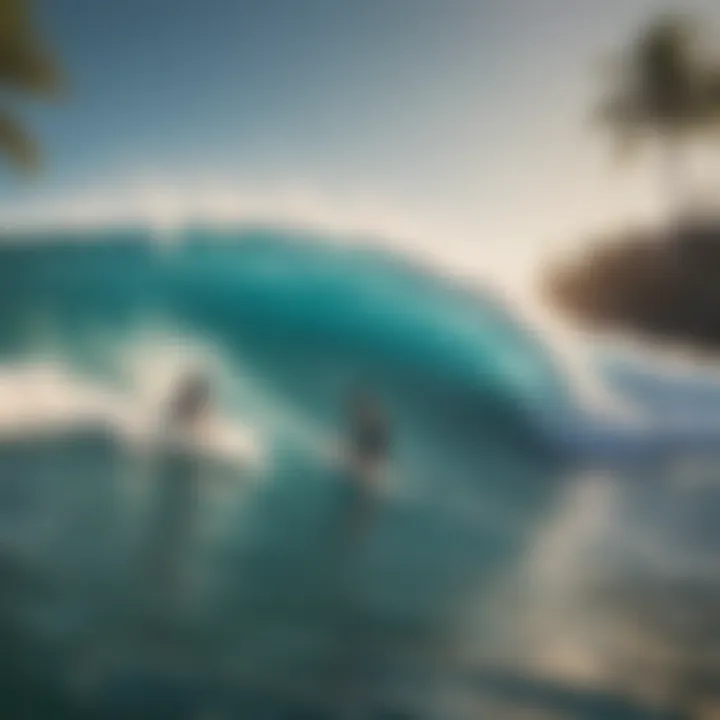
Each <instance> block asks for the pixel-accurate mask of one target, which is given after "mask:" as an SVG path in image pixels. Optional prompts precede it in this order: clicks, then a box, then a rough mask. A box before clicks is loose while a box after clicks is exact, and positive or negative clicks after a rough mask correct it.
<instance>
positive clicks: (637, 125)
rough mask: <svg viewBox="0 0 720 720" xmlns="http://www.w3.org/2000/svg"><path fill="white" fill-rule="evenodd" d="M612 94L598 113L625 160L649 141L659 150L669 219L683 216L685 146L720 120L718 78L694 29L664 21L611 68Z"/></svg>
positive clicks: (678, 21) (677, 20)
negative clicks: (692, 138)
mask: <svg viewBox="0 0 720 720" xmlns="http://www.w3.org/2000/svg"><path fill="white" fill-rule="evenodd" d="M613 70H614V72H613V76H614V77H613V83H612V85H611V88H610V92H609V93H608V94H607V95H606V96H605V97H604V98H603V100H602V101H601V103H600V104H599V107H598V108H597V119H599V120H600V121H601V122H602V123H603V124H605V125H607V126H609V128H610V129H611V131H612V132H613V133H614V134H615V136H616V139H617V140H618V150H619V151H620V154H621V155H623V156H625V155H627V154H628V153H631V152H632V151H634V150H635V149H636V148H637V146H638V145H639V144H640V143H641V142H642V141H644V140H647V139H648V138H651V139H654V140H655V141H657V143H658V145H659V147H660V148H661V150H662V158H663V164H662V173H661V179H662V182H663V185H664V192H665V194H666V196H667V202H668V203H669V205H670V207H671V209H672V212H673V214H676V213H678V212H679V211H682V210H683V209H684V208H683V204H684V202H685V197H684V194H685V191H686V184H685V183H686V178H685V175H684V167H683V153H682V149H683V144H684V142H685V140H687V139H688V138H689V137H693V136H695V135H697V134H698V133H700V132H702V131H703V130H705V129H708V128H710V127H711V126H713V125H714V124H716V123H717V121H718V120H720V73H718V70H717V68H713V67H711V66H710V64H709V63H708V62H706V61H704V60H703V59H702V58H701V56H700V48H699V43H698V37H697V33H696V32H695V28H694V26H692V25H690V24H689V23H688V22H686V21H684V20H683V19H681V18H678V17H669V16H668V17H662V18H659V19H658V20H656V21H655V22H654V23H652V24H651V25H650V26H649V27H648V28H647V29H646V30H645V31H643V32H642V33H641V34H640V36H639V37H638V38H637V39H636V40H635V42H634V43H633V45H632V46H631V48H630V49H629V52H627V53H626V55H625V56H624V57H622V58H621V61H620V63H619V64H618V65H617V66H616V67H614V68H613Z"/></svg>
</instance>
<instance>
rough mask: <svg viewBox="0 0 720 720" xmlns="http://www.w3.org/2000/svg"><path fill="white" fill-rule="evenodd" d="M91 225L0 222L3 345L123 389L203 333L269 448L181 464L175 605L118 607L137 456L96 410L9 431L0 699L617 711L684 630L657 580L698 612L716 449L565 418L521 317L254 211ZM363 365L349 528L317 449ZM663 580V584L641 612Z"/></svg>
mask: <svg viewBox="0 0 720 720" xmlns="http://www.w3.org/2000/svg"><path fill="white" fill-rule="evenodd" d="M94 239H95V240H97V242H94V243H88V242H87V238H86V237H84V238H72V237H66V238H58V237H52V238H45V239H43V238H35V239H34V241H33V243H32V244H26V245H24V246H22V247H16V248H10V247H8V248H7V249H3V250H2V256H3V262H2V266H1V267H2V269H1V270H0V273H1V274H2V276H3V278H2V279H3V282H2V283H0V295H2V303H0V350H1V352H2V359H3V360H4V362H5V363H6V364H7V365H8V366H17V365H18V364H19V365H23V364H28V363H32V362H36V361H38V360H42V361H45V362H47V361H51V362H53V363H54V364H55V365H57V366H60V367H62V368H63V369H64V371H67V372H68V373H72V374H74V376H75V377H76V378H80V379H81V381H82V382H90V381H92V382H93V383H95V384H97V385H101V386H102V387H104V388H106V389H108V390H109V391H110V390H112V392H113V393H115V394H116V395H120V396H123V395H126V396H127V397H129V398H142V397H143V396H148V395H150V396H152V395H153V393H155V394H156V395H157V391H158V387H159V386H161V385H163V383H165V384H166V383H167V378H168V377H169V376H172V374H173V373H174V372H176V371H177V370H178V368H179V367H181V366H182V365H183V364H184V363H186V362H187V361H188V359H189V358H195V357H199V358H201V359H202V361H203V362H205V363H206V364H208V365H209V366H210V367H211V368H212V370H213V374H214V381H215V383H216V395H217V404H218V407H219V409H220V410H221V411H222V412H223V413H224V414H225V415H226V416H227V417H228V418H230V419H232V420H233V421H235V422H238V423H242V424H250V425H251V426H252V427H253V428H254V429H255V431H256V432H257V433H258V435H259V437H260V438H261V439H262V443H263V446H264V447H265V449H266V452H267V463H266V464H265V465H264V466H263V467H261V468H259V469H255V470H246V471H232V470H228V469H224V470H223V471H222V472H220V471H219V470H217V469H212V470H210V471H209V472H208V474H207V478H206V479H204V480H203V483H202V485H203V487H202V493H203V494H202V502H201V503H200V504H199V507H198V517H197V525H198V527H197V536H196V538H195V542H194V543H193V548H194V549H193V552H192V553H188V557H187V564H188V567H189V568H190V569H191V570H192V577H193V584H192V587H191V589H190V590H188V593H187V597H185V598H183V602H182V603H179V609H178V610H177V617H174V619H173V621H172V623H171V624H170V626H169V629H168V627H165V624H164V623H160V625H158V623H155V624H153V623H151V624H150V625H148V624H147V623H146V622H145V621H143V620H142V619H139V618H138V616H137V612H136V609H137V603H138V600H137V597H138V589H137V585H138V580H137V577H138V576H137V567H138V557H139V556H141V555H142V553H143V549H144V547H145V545H144V543H145V542H146V530H147V526H148V524H149V523H150V522H151V521H150V518H152V512H153V508H154V507H155V505H156V504H157V503H158V502H161V501H162V498H159V497H158V491H157V488H158V485H159V483H158V473H160V472H161V469H159V468H161V465H160V464H159V459H158V458H157V457H152V456H150V457H148V455H147V453H142V452H138V451H137V450H131V449H129V448H128V446H127V445H126V444H123V443H122V442H120V441H119V439H118V438H117V437H115V436H113V435H112V434H111V433H109V432H106V431H104V430H103V429H102V428H101V427H98V426H96V425H93V426H92V427H88V428H85V429H83V428H75V429H73V430H69V429H68V430H67V431H62V432H59V433H55V434H54V435H52V436H51V437H49V438H48V437H45V438H43V439H34V440H33V439H30V438H28V439H26V440H24V441H19V440H17V439H13V440H12V441H7V442H6V443H5V444H4V445H3V447H2V449H0V465H1V467H2V470H1V471H0V478H1V479H0V518H1V522H0V528H1V531H0V540H1V541H2V543H3V544H2V547H3V552H4V555H6V556H7V560H6V564H7V570H6V572H7V577H8V580H7V582H6V583H4V586H5V591H4V592H3V593H2V595H3V597H2V601H3V608H4V613H5V617H6V622H5V623H4V625H5V626H6V628H7V630H6V632H7V633H8V641H7V642H6V643H5V645H6V647H8V648H12V650H11V651H10V652H7V653H6V661H7V663H8V668H7V672H6V678H7V683H8V691H7V693H6V696H7V698H8V704H9V705H13V704H14V705H15V706H18V705H22V703H28V702H31V703H36V706H33V712H34V715H33V716H34V717H35V716H41V715H42V714H43V713H44V714H45V715H46V716H48V717H57V716H58V713H60V712H61V709H62V712H66V713H68V714H69V715H70V716H75V715H78V714H79V713H85V714H87V715H89V716H91V717H106V716H107V717H112V716H113V715H112V713H113V712H114V713H115V715H116V716H117V715H119V716H121V717H123V716H131V717H137V716H141V714H142V712H146V714H148V715H149V716H151V717H173V718H175V717H178V718H179V717H201V716H202V713H211V712H218V713H219V712H226V713H229V716H231V717H233V716H236V717H267V718H284V717H336V716H338V717H339V716H341V715H340V714H339V710H338V708H339V706H340V705H341V704H342V702H343V701H342V698H343V697H344V698H345V700H344V702H345V703H346V704H347V703H349V704H351V705H352V704H355V705H358V707H361V706H367V705H368V704H370V705H371V706H372V707H371V709H370V710H369V711H368V712H369V713H370V714H369V715H367V716H370V717H398V716H402V717H405V716H408V717H441V718H446V717H447V718H451V717H458V718H460V717H477V716H478V713H480V715H487V714H488V713H489V715H487V716H493V717H502V716H503V714H505V713H509V712H511V711H513V710H514V709H517V707H518V706H530V707H531V708H532V707H535V708H543V709H547V710H549V711H557V712H560V711H563V712H565V713H566V715H565V716H567V713H570V716H571V717H573V716H574V717H622V715H621V714H620V713H621V712H625V713H627V715H626V716H627V717H639V716H641V715H638V714H637V713H638V712H640V711H639V710H636V709H634V708H635V705H637V703H638V702H639V700H638V699H637V698H638V696H643V697H645V696H652V695H653V692H654V691H653V687H650V686H653V685H657V684H658V683H662V682H663V680H662V678H666V677H673V678H674V677H675V675H676V674H677V672H676V669H675V666H676V665H678V664H679V663H680V660H677V657H678V653H679V652H680V651H679V650H678V647H679V646H680V645H681V641H685V642H686V644H687V642H688V641H687V639H685V638H680V639H678V638H677V637H675V636H673V637H672V638H670V639H663V640H662V642H663V643H664V644H665V645H667V646H668V649H667V651H666V652H665V655H667V656H668V657H669V658H670V659H663V660H662V661H658V659H657V658H658V657H659V656H660V655H661V654H660V653H659V651H658V650H657V649H656V648H655V647H654V646H652V643H653V642H655V640H656V639H657V638H659V637H660V636H663V637H664V636H665V635H668V634H669V635H673V632H675V635H677V634H678V632H680V631H674V630H668V628H669V627H671V626H672V625H673V622H674V620H673V619H672V618H670V619H668V617H666V616H667V615H668V612H669V614H670V615H673V613H674V612H675V609H676V608H677V607H682V608H684V610H682V611H681V612H684V613H685V614H687V613H688V612H691V613H692V614H693V617H695V618H698V620H699V619H700V618H701V617H703V618H705V620H704V622H706V623H708V622H709V623H712V617H711V616H708V613H707V612H705V614H704V615H703V614H702V613H701V612H700V610H701V609H702V608H703V607H705V606H707V605H708V604H712V603H711V601H712V598H713V597H714V595H713V593H714V592H715V589H714V588H715V575H714V564H713V559H712V558H713V553H714V551H715V550H716V549H717V546H718V544H719V543H720V538H716V537H715V534H714V533H713V531H712V522H711V520H710V518H711V517H712V513H710V510H709V508H714V507H716V506H717V501H718V497H717V495H718V493H717V491H716V490H715V487H714V484H713V476H714V473H715V471H714V467H715V466H714V464H713V462H709V463H706V464H705V465H704V466H702V467H698V466H697V463H696V464H695V466H693V467H689V466H688V465H687V463H686V464H685V465H684V466H682V465H680V464H678V463H675V464H673V463H674V462H675V460H678V458H679V456H677V457H676V456H675V455H673V457H672V458H671V460H673V462H670V461H669V459H668V457H667V456H666V455H665V456H660V455H658V454H657V453H656V452H654V451H653V452H650V453H647V452H646V453H644V454H640V455H637V456H636V455H634V456H633V464H632V465H629V464H628V459H627V457H626V456H625V454H622V463H620V467H619V463H618V461H617V458H618V457H620V455H621V454H620V453H617V452H616V453H613V450H614V449H617V448H618V447H624V446H622V443H619V444H618V438H619V437H621V436H619V435H617V434H615V435H612V434H610V435H608V434H607V432H606V433H605V434H604V435H601V437H599V439H598V437H597V436H598V432H599V430H598V428H597V427H596V426H594V425H591V424H589V422H588V423H587V424H583V422H584V421H583V416H582V414H581V413H580V411H579V409H578V408H576V407H575V403H574V400H573V395H572V391H571V389H570V388H569V387H568V386H567V378H564V377H563V376H562V374H561V373H560V372H559V370H558V369H557V368H555V367H554V366H553V364H552V363H551V362H550V360H549V359H548V358H549V354H548V353H547V352H546V351H545V349H544V347H543V345H542V343H541V342H540V341H539V340H538V339H537V338H536V337H535V336H534V335H533V334H532V333H531V332H530V331H529V330H528V329H527V328H524V327H522V326H521V325H519V324H518V322H517V321H515V320H514V319H513V318H512V317H511V316H510V315H509V314H508V313H507V312H506V311H505V310H504V309H503V308H502V307H501V306H500V305H499V304H498V303H496V302H494V301H493V300H492V299H491V298H489V297H482V296H469V295H467V294H463V293H460V292H459V291H457V290H455V289H453V288H452V287H449V286H447V285H446V284H443V283H442V282H440V281H438V280H434V279H432V278H431V277H429V276H425V275H423V274H421V273H419V272H417V271H413V270H412V269H411V268H409V267H407V266H404V265H402V264H401V263H399V262H398V261H396V260H392V259H388V258H383V257H380V256H377V255H373V254H369V253H366V252H362V251H359V250H340V249H337V248H335V249H334V248H332V247H331V246H329V245H327V244H323V243H318V242H314V241H312V240H310V239H308V238H300V237H288V236H280V235H277V234H274V233H271V232H269V231H257V232H245V233H244V234H243V235H242V237H232V236H218V235H214V236H213V235H209V234H207V233H199V232H190V233H188V235H187V237H185V238H184V240H185V242H184V244H182V245H181V246H178V247H176V248H172V249H169V250H167V251H164V252H159V251H158V250H157V249H156V248H154V247H153V245H152V244H151V243H150V242H149V239H148V237H147V236H146V235H145V234H143V233H135V232H127V233H117V234H108V235H107V236H104V237H102V238H94ZM234 240H241V241H242V242H233V241H234ZM357 384H361V385H363V386H366V387H371V388H373V389H374V391H375V392H376V393H377V394H378V395H379V396H380V397H381V398H382V400H383V403H384V405H385V406H386V407H387V411H388V414H389V416H390V418H391V421H392V426H393V435H394V437H393V440H394V443H393V456H392V467H391V471H390V475H389V480H388V487H387V491H386V493H385V496H384V498H383V501H382V502H381V503H380V504H379V507H378V509H377V512H376V514H375V515H374V517H373V520H372V524H371V526H370V528H369V530H368V532H367V535H366V537H365V539H364V542H363V543H362V544H361V545H360V546H358V547H353V548H352V549H349V548H348V544H347V542H346V540H347V533H346V526H347V522H348V516H349V513H350V512H351V510H352V498H351V497H349V494H350V491H349V489H348V487H347V486H346V485H345V484H344V483H343V474H342V471H341V470H340V469H339V468H338V467H336V466H335V465H334V464H333V463H332V462H329V461H328V455H329V453H331V451H332V448H333V447H335V445H336V443H337V438H338V436H339V435H341V434H342V423H343V408H344V402H345V398H346V395H347V392H348V390H351V389H352V388H353V387H355V386H356V385H357ZM608 437H610V438H611V441H608ZM578 438H581V439H583V440H584V441H583V442H582V443H578V442H577V440H578ZM588 438H589V439H590V440H591V442H588ZM646 445H647V444H646ZM590 447H592V448H594V449H597V448H602V449H603V450H604V452H605V456H606V457H605V458H604V460H603V462H600V461H599V460H598V456H597V453H595V454H594V455H592V456H589V455H588V456H587V457H584V456H583V452H584V451H585V450H587V449H588V448H590ZM651 448H654V446H653V445H651ZM693 457H694V456H693ZM605 460H607V462H605ZM605 466H607V467H606V468H605V469H606V470H607V468H611V469H612V471H611V472H605V473H604V474H603V473H602V472H599V470H600V471H601V470H602V469H603V467H605ZM693 473H694V475H693ZM688 477H690V481H688V480H687V478H688ZM693 478H694V479H693ZM698 478H699V479H698ZM706 516H707V520H703V518H705V517H706ZM671 558H672V562H670V559H671ZM703 558H704V559H705V560H704V562H699V561H700V560H703ZM691 559H692V560H693V561H697V562H691ZM638 578H641V579H642V582H636V580H637V579H638ZM658 584H660V585H662V586H663V587H664V588H665V589H666V590H665V591H664V593H663V597H664V603H665V606H669V607H670V611H668V610H667V609H663V607H659V609H658V611H657V613H656V614H657V618H653V619H652V621H651V620H648V621H647V622H645V623H641V622H640V620H639V619H638V618H637V612H636V611H635V610H634V608H635V607H636V606H637V605H638V604H647V603H648V602H649V600H648V598H651V599H652V598H654V597H657V596H658V594H659V593H658V590H657V587H658ZM688 588H695V589H696V590H695V593H694V595H693V593H692V592H691V591H690V590H689V589H688ZM697 588H699V589H697ZM687 595H691V596H692V597H691V598H690V600H688V599H687V597H686V596H687ZM698 596H700V600H698V599H697V598H698ZM682 603H684V605H683V604H682ZM688 603H690V604H689V605H688ZM659 605H660V604H659ZM688 608H690V610H688ZM663 613H664V614H663ZM646 615H647V616H648V618H650V614H649V613H646ZM628 628H632V631H633V632H634V633H635V645H636V646H637V648H636V650H635V651H633V652H628V650H627V648H625V647H624V646H623V643H622V642H621V640H620V638H621V637H625V636H627V634H628V632H629V630H628ZM680 634H681V635H682V632H680ZM705 634H706V635H707V634H708V633H707V632H706V633H705ZM688 637H689V636H688ZM658 642H660V641H658ZM685 653H686V654H687V650H685ZM663 658H665V656H664V655H663ZM621 661H622V662H623V663H625V665H624V666H623V667H626V668H630V669H631V672H628V671H627V670H626V671H625V672H619V671H618V668H619V667H620V663H621ZM673 663H675V664H673ZM658 664H659V665H660V667H659V668H656V667H655V665H658ZM705 672H706V674H707V671H705ZM663 673H665V675H663ZM630 676H636V677H637V678H642V680H643V683H644V684H645V685H647V686H648V687H649V689H648V688H638V687H636V685H640V684H643V683H640V681H638V683H634V682H632V681H628V677H630ZM658 678H660V680H659V679H658ZM666 684H667V683H666ZM28 687H30V688H33V690H30V691H28V689H27V688H28ZM351 690H352V692H351ZM639 690H644V692H640V691H639ZM618 693H620V694H621V695H622V697H623V698H625V699H623V700H618V699H617V698H616V695H617V694H618ZM627 697H633V698H634V700H633V701H632V702H631V701H630V700H628V699H627ZM52 703H55V705H54V706H53V705H52ZM633 703H635V705H634V704H633ZM662 704H663V703H660V705H662ZM366 709H367V708H366ZM383 712H385V715H382V713H383ZM391 712H394V713H396V714H395V715H392V714H389V713H391ZM401 712H402V713H405V715H398V713H401ZM632 713H635V714H632ZM211 716H212V715H211ZM221 716H222V715H221ZM646 716H647V715H646ZM650 716H660V715H659V714H658V712H655V713H654V714H653V713H651V714H650Z"/></svg>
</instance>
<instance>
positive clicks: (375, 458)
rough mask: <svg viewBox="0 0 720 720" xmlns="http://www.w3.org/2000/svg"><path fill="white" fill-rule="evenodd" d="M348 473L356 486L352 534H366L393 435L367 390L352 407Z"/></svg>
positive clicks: (352, 400)
mask: <svg viewBox="0 0 720 720" xmlns="http://www.w3.org/2000/svg"><path fill="white" fill-rule="evenodd" d="M349 420H350V423H349V424H350V427H349V433H348V434H349V437H348V447H347V454H348V458H347V460H348V474H349V479H350V482H351V484H352V485H353V490H354V492H353V495H354V498H355V499H354V502H353V510H352V519H351V535H352V536H353V537H355V538H357V537H358V536H359V535H362V534H364V531H365V526H366V525H367V523H368V522H369V518H370V516H371V515H372V513H373V509H374V507H375V505H376V503H377V500H378V495H379V493H380V491H381V489H382V488H381V484H382V482H383V480H384V475H385V469H386V465H387V459H388V454H389V450H390V435H389V431H388V423H387V420H386V418H385V415H384V413H383V411H382V409H381V407H380V405H379V404H378V403H377V402H376V401H375V400H374V399H373V398H372V397H370V396H369V395H368V394H367V393H364V392H358V393H355V394H354V395H353V396H352V398H351V403H350V408H349Z"/></svg>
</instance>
